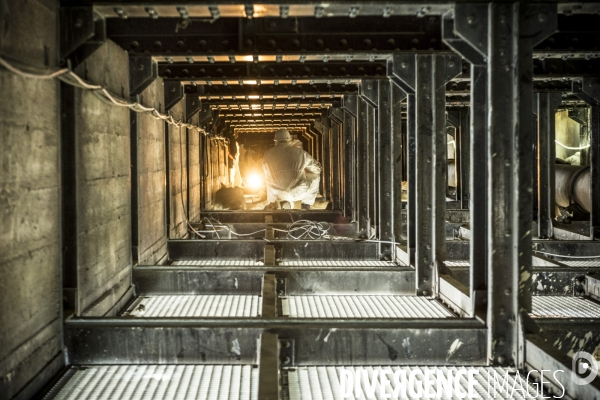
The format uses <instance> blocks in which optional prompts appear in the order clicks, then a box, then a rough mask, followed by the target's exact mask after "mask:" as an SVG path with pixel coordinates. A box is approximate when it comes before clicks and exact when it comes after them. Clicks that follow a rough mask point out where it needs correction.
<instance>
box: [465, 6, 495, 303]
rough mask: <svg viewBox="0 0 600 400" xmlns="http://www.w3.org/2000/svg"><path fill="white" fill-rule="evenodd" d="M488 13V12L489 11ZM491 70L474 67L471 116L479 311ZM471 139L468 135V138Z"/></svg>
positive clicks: (473, 271) (484, 266)
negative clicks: (488, 80)
mask: <svg viewBox="0 0 600 400" xmlns="http://www.w3.org/2000/svg"><path fill="white" fill-rule="evenodd" d="M486 11H487V10H486ZM486 126H487V67H486V66H482V65H475V64H473V65H471V110H470V113H469V133H468V137H469V142H470V148H469V153H470V156H471V157H470V165H469V168H470V170H471V175H470V177H469V184H468V186H469V192H470V193H471V196H470V200H469V210H470V211H469V221H470V227H471V243H470V248H469V263H470V271H469V272H470V274H469V275H470V278H469V282H470V287H471V293H472V297H474V298H475V309H478V308H480V307H482V306H483V299H484V297H479V296H478V295H477V294H478V293H481V294H483V293H484V292H485V291H486V290H487V273H488V272H487V271H488V258H487V257H488V252H489V242H488V238H487V232H488V214H487V212H488V197H487V194H486V193H487V182H488V175H487V173H488V168H487V164H486V163H487V162H488V155H487V135H486ZM465 136H467V135H465Z"/></svg>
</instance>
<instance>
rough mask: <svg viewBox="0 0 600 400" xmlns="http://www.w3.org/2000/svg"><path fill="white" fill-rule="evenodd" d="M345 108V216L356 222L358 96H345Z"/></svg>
mask: <svg viewBox="0 0 600 400" xmlns="http://www.w3.org/2000/svg"><path fill="white" fill-rule="evenodd" d="M342 101H343V103H342V104H343V107H344V110H345V112H344V124H343V128H344V132H343V140H344V214H345V215H346V217H347V218H349V219H350V220H352V221H356V204H357V203H356V158H355V157H356V117H357V115H358V96H356V95H345V96H344V97H343V100H342Z"/></svg>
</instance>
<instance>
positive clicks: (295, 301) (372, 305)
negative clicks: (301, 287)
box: [281, 295, 454, 318]
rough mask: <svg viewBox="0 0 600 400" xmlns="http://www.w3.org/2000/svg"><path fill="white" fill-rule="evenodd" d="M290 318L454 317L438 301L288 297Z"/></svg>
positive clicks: (286, 312)
mask: <svg viewBox="0 0 600 400" xmlns="http://www.w3.org/2000/svg"><path fill="white" fill-rule="evenodd" d="M281 304H282V311H283V315H284V316H289V317H291V318H451V317H454V315H453V314H452V313H451V312H450V311H449V310H448V309H447V308H445V307H444V306H443V305H442V304H440V303H439V302H438V301H437V300H434V299H431V298H427V297H421V296H394V295H381V296H343V295H334V296H288V297H287V298H281Z"/></svg>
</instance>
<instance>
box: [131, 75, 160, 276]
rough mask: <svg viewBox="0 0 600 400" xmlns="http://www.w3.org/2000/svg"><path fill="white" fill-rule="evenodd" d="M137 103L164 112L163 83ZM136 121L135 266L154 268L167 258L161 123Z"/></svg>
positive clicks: (145, 118) (144, 116) (148, 90)
mask: <svg viewBox="0 0 600 400" xmlns="http://www.w3.org/2000/svg"><path fill="white" fill-rule="evenodd" d="M141 103H142V104H144V105H145V106H147V107H154V108H156V109H158V110H159V111H161V112H164V109H163V105H162V103H164V91H163V80H162V79H157V80H155V81H154V82H153V83H152V84H151V85H150V86H149V87H148V88H146V90H144V92H143V93H142V95H141ZM136 118H137V124H136V125H137V146H138V149H137V155H138V160H137V167H138V189H137V190H138V192H137V193H138V232H137V234H138V241H137V251H138V263H139V264H148V265H152V264H156V263H157V262H158V261H160V260H161V259H162V258H163V257H164V256H165V255H166V254H167V231H166V199H167V194H166V193H167V192H166V179H167V177H166V172H167V170H166V168H167V166H166V159H165V122H164V121H163V120H158V119H156V118H153V117H152V116H150V115H148V114H140V113H138V114H137V115H136Z"/></svg>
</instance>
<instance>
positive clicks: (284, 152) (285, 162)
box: [263, 143, 321, 191]
mask: <svg viewBox="0 0 600 400" xmlns="http://www.w3.org/2000/svg"><path fill="white" fill-rule="evenodd" d="M263 169H264V173H265V183H266V184H267V186H269V187H271V188H273V189H276V190H279V191H289V190H291V189H293V188H294V187H296V186H297V185H299V184H302V183H303V182H304V179H305V176H304V174H305V171H308V172H310V173H313V174H320V173H321V166H320V164H319V163H318V162H317V161H315V159H313V158H312V157H311V156H310V155H309V154H308V153H307V152H305V151H304V150H302V149H299V148H297V147H293V146H291V145H290V144H289V143H285V144H278V145H277V146H275V147H273V148H271V149H269V150H267V151H266V152H265V155H264V158H263Z"/></svg>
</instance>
